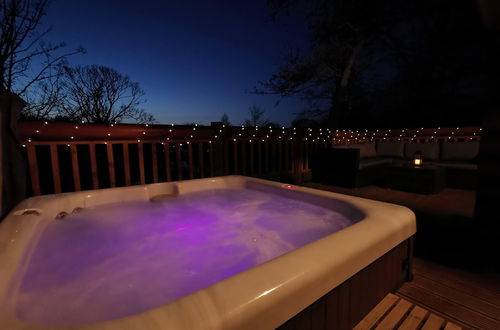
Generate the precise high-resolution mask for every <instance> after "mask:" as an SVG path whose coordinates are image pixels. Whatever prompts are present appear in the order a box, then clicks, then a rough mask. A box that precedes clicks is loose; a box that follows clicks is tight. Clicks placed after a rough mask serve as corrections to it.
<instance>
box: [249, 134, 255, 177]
mask: <svg viewBox="0 0 500 330" xmlns="http://www.w3.org/2000/svg"><path fill="white" fill-rule="evenodd" d="M250 141H251V142H249V143H250V146H249V148H250V169H249V170H250V175H254V174H255V163H254V161H255V158H254V156H255V155H254V147H253V146H254V144H255V143H254V142H253V141H252V140H250Z"/></svg>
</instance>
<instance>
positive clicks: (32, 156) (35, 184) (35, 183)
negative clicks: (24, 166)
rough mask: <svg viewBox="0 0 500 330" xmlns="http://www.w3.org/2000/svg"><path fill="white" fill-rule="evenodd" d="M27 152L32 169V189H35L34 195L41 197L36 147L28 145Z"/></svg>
mask: <svg viewBox="0 0 500 330" xmlns="http://www.w3.org/2000/svg"><path fill="white" fill-rule="evenodd" d="M26 149H27V150H26V151H27V154H28V165H29V169H30V176H31V189H33V195H35V196H38V195H40V193H41V192H40V177H39V175H38V163H37V159H36V152H35V146H33V145H32V144H28V145H27V146H26Z"/></svg>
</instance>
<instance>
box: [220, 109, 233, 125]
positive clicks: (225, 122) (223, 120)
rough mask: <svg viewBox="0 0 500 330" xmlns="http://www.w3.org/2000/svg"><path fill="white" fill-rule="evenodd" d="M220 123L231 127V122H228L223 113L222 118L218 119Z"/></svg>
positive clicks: (227, 117) (226, 116)
mask: <svg viewBox="0 0 500 330" xmlns="http://www.w3.org/2000/svg"><path fill="white" fill-rule="evenodd" d="M220 122H221V123H223V124H224V125H226V126H231V122H230V121H229V116H228V115H227V113H225V112H224V114H223V115H222V117H220Z"/></svg>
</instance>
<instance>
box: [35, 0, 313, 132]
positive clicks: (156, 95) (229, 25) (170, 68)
mask: <svg viewBox="0 0 500 330" xmlns="http://www.w3.org/2000/svg"><path fill="white" fill-rule="evenodd" d="M44 24H45V25H48V26H52V32H51V33H50V35H49V37H48V38H46V39H47V40H48V41H50V42H61V41H63V42H66V43H67V44H68V47H69V48H76V47H78V46H82V47H84V48H85V49H86V50H87V53H86V54H84V55H77V56H74V57H71V58H70V64H72V65H87V64H98V65H105V66H109V67H111V68H114V69H116V70H118V71H119V72H121V73H123V74H127V75H129V76H130V77H131V79H132V80H133V81H136V82H139V83H140V85H141V87H142V88H143V89H144V91H145V93H146V95H145V98H146V100H147V102H146V103H145V104H143V107H144V109H145V110H147V111H149V112H151V113H152V114H153V115H154V116H155V117H156V119H157V121H158V122H160V123H172V122H173V123H178V124H182V123H188V122H196V123H200V124H209V123H210V122H211V121H218V120H219V119H220V117H221V116H222V114H223V113H224V112H226V113H227V114H228V115H229V119H230V121H231V123H232V124H236V125H238V124H241V123H242V121H243V120H244V119H245V118H246V117H247V113H248V108H249V107H251V106H252V105H254V104H255V105H257V106H260V107H262V108H264V109H265V110H266V117H269V119H270V120H271V121H275V122H278V123H280V124H283V125H288V124H289V123H290V121H291V120H292V119H293V117H294V113H297V112H299V111H300V110H302V109H304V108H305V104H303V103H302V102H301V101H300V100H297V99H295V100H293V99H290V100H283V101H282V102H280V103H279V105H278V106H276V105H275V104H276V101H278V100H279V97H277V96H262V95H254V94H251V93H250V91H251V90H252V89H253V87H254V86H256V84H257V82H258V81H259V80H266V79H267V78H269V76H270V75H271V74H272V73H273V72H274V71H276V69H277V67H278V65H279V64H280V63H281V59H282V57H283V55H285V54H286V52H287V51H288V50H289V49H290V48H291V47H305V45H306V37H305V33H306V32H305V26H304V25H302V24H300V22H293V21H291V18H288V19H287V20H286V21H283V20H282V21H279V22H272V21H270V20H269V8H268V6H267V4H266V1H265V0H255V1H194V0H190V1H160V0H156V1H154V0H142V1H131V0H126V1H123V0H106V1H102V0H87V1H80V0H64V1H63V0H55V1H53V3H52V4H51V6H49V8H48V10H47V16H46V17H45V19H44Z"/></svg>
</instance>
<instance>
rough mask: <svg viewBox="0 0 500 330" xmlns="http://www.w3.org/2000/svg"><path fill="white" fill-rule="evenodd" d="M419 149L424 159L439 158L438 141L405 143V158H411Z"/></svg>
mask: <svg viewBox="0 0 500 330" xmlns="http://www.w3.org/2000/svg"><path fill="white" fill-rule="evenodd" d="M417 151H419V152H420V153H421V154H422V158H423V159H426V160H437V159H439V143H436V142H430V143H407V144H406V148H405V158H406V159H412V158H413V155H414V154H415V153H416V152H417Z"/></svg>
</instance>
